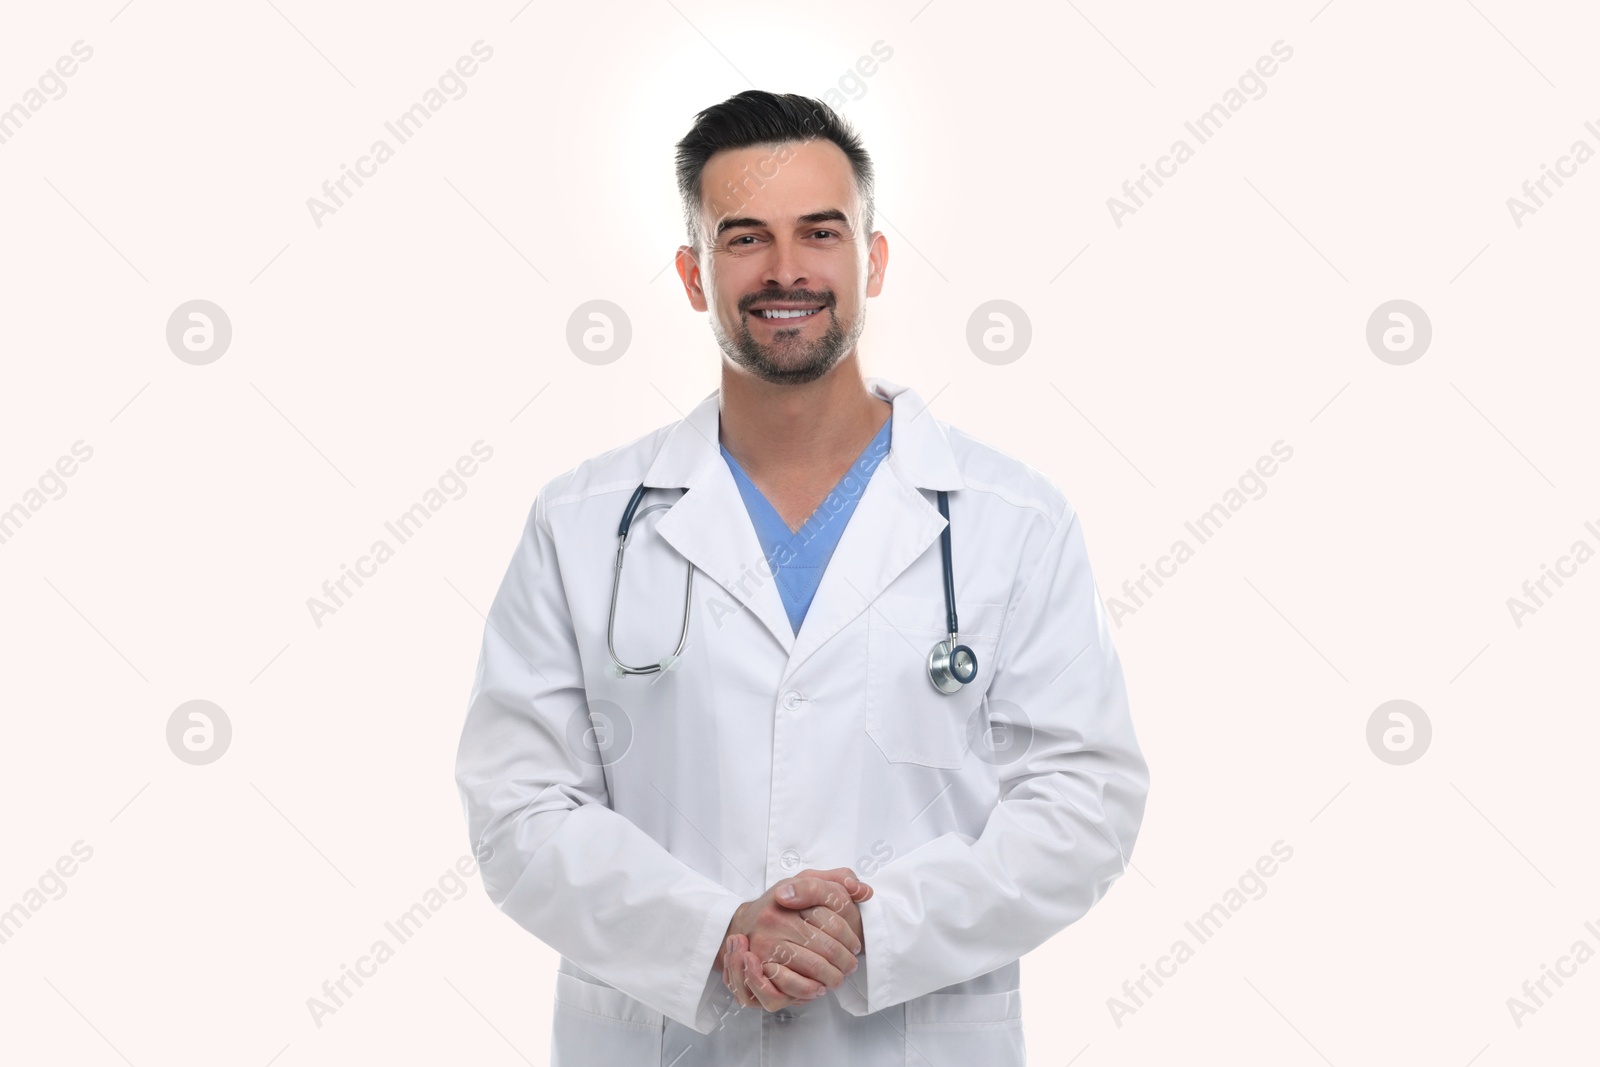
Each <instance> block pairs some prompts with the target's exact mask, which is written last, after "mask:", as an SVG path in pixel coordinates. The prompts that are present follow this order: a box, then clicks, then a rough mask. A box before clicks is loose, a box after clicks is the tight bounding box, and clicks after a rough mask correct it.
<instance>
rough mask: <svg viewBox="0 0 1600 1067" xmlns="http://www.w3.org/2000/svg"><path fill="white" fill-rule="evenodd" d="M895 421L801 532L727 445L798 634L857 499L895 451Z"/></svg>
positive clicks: (737, 480)
mask: <svg viewBox="0 0 1600 1067" xmlns="http://www.w3.org/2000/svg"><path fill="white" fill-rule="evenodd" d="M893 421H894V420H893V419H885V420H883V426H882V428H880V429H879V430H878V433H877V435H876V436H875V437H873V439H872V441H871V442H870V443H869V444H868V445H867V447H866V448H865V449H864V450H863V451H862V453H861V455H860V456H859V457H858V458H857V459H856V461H855V463H853V464H851V466H850V469H849V470H848V471H846V472H845V474H844V477H843V478H840V479H839V482H838V484H837V485H835V486H834V487H833V489H832V490H830V491H829V493H828V495H827V497H826V498H825V499H824V500H823V501H822V503H821V504H819V505H817V510H816V511H813V512H812V513H811V517H810V518H808V519H806V521H805V523H804V524H802V525H801V527H800V529H798V530H790V529H789V524H788V523H786V522H784V521H783V516H781V515H779V514H778V509H777V508H775V507H773V506H772V504H771V502H770V501H768V500H767V498H766V496H765V495H764V494H763V493H762V492H761V490H760V489H758V488H756V484H755V483H754V482H752V481H751V480H750V476H749V475H748V474H746V473H745V472H744V468H743V467H740V466H739V462H738V460H736V459H734V458H733V456H732V454H731V453H729V452H728V449H727V448H726V447H725V446H722V458H723V459H725V460H727V461H728V469H729V470H731V471H732V472H733V480H734V482H735V483H737V484H738V486H739V495H740V496H741V497H743V498H744V506H745V510H746V511H748V512H749V513H750V521H751V522H752V523H754V524H755V528H756V539H757V540H759V541H760V542H761V551H762V553H763V554H764V555H765V556H766V558H767V562H768V563H769V564H770V566H771V569H772V572H773V574H774V575H775V580H776V582H777V585H778V593H779V595H780V596H781V597H782V598H783V610H784V611H785V612H787V613H788V615H789V625H790V626H792V627H794V632H795V633H797V634H798V633H799V632H800V623H801V621H802V620H803V619H804V618H805V617H806V610H807V609H808V608H810V607H811V600H812V598H813V597H815V596H816V594H817V587H818V586H819V585H820V584H821V583H822V572H823V570H824V569H825V568H826V567H827V566H828V560H829V559H830V558H832V556H833V550H834V548H835V547H837V546H838V544H839V538H840V537H841V536H842V535H843V534H844V528H845V525H846V524H847V523H848V522H849V521H850V516H851V515H852V514H853V513H854V512H855V510H856V502H857V501H859V500H860V499H861V494H862V493H863V492H864V491H865V490H866V488H867V481H868V479H870V478H871V477H872V472H873V471H874V470H876V469H877V467H878V464H879V462H881V461H882V459H883V457H884V456H885V455H887V454H888V452H889V424H890V423H892V422H893Z"/></svg>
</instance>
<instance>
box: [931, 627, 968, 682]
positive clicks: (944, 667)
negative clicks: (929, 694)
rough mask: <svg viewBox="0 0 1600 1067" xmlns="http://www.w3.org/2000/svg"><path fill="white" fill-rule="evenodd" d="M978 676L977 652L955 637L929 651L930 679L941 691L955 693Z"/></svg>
mask: <svg viewBox="0 0 1600 1067" xmlns="http://www.w3.org/2000/svg"><path fill="white" fill-rule="evenodd" d="M977 676H978V657H977V654H976V653H974V652H973V651H972V649H970V648H968V647H967V646H966V645H958V644H956V642H955V638H954V637H950V638H946V639H945V640H943V641H940V642H939V643H938V644H936V645H934V646H933V650H932V651H930V652H929V653H928V680H929V681H931V682H932V683H933V687H934V688H935V689H937V690H939V692H941V693H954V692H957V691H958V690H960V688H961V687H962V686H964V685H966V684H967V683H968V682H970V681H972V680H973V679H974V678H976V677H977Z"/></svg>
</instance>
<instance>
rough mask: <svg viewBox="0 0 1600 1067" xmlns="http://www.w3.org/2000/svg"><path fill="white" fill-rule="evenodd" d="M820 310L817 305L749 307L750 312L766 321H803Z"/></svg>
mask: <svg viewBox="0 0 1600 1067" xmlns="http://www.w3.org/2000/svg"><path fill="white" fill-rule="evenodd" d="M820 311H822V308H821V307H820V306H817V307H800V308H751V309H750V313H751V314H752V315H754V316H755V317H756V318H759V319H763V320H765V321H767V322H782V323H797V322H804V321H805V320H806V319H809V318H811V317H813V316H815V315H816V314H817V313H818V312H820Z"/></svg>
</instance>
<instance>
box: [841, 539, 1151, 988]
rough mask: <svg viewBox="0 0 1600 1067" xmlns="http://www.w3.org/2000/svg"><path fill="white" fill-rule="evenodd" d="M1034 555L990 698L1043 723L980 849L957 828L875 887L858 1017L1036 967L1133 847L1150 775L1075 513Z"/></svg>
mask: <svg viewBox="0 0 1600 1067" xmlns="http://www.w3.org/2000/svg"><path fill="white" fill-rule="evenodd" d="M1033 560H1034V562H1027V560H1026V557H1025V562H1024V570H1023V572H1022V574H1023V579H1022V581H1021V582H1020V583H1019V585H1018V586H1017V593H1016V595H1015V598H1014V603H1013V605H1012V607H1011V609H1010V614H1009V617H1008V618H1007V619H1006V621H1005V622H1004V624H1003V627H1004V628H1003V630H1002V633H1001V642H1000V647H999V650H998V652H997V656H996V659H997V663H996V667H995V673H994V675H993V680H992V682H991V683H990V686H989V690H988V699H989V700H990V701H991V703H993V702H996V701H1007V702H1009V703H1010V704H1012V705H1015V706H1016V707H1017V708H1020V709H1021V711H1022V712H1023V713H1024V714H1025V715H1026V716H1027V722H1028V723H1029V724H1030V725H1031V737H1030V735H1029V734H1028V733H1027V732H1025V731H1023V732H1019V734H1018V735H1017V737H1016V741H1017V743H1018V744H1019V745H1024V746H1026V750H1025V752H1024V753H1023V754H1022V755H1021V756H1020V758H1017V759H1015V761H1014V762H1009V763H1005V764H1003V765H1001V766H1000V767H999V771H1000V802H999V803H998V804H997V805H996V806H995V809H994V811H993V812H992V813H991V814H990V816H989V820H988V822H987V824H986V825H985V826H984V828H983V832H982V834H981V835H980V836H979V837H978V839H977V840H976V841H972V840H969V839H967V838H966V837H965V835H960V834H955V833H950V834H945V835H943V836H941V837H938V838H935V839H934V840H932V841H929V842H927V843H926V844H924V845H922V846H921V847H919V848H917V849H914V850H912V851H911V852H909V853H907V854H906V855H904V856H902V857H899V858H897V859H895V860H894V861H892V862H890V863H889V864H887V865H885V866H884V867H883V868H881V869H880V870H879V871H878V872H877V874H876V875H875V877H874V878H873V880H872V884H873V888H874V890H875V892H874V895H873V897H872V899H871V900H869V901H866V902H864V903H862V904H861V905H860V909H861V922H862V929H863V931H864V934H865V936H864V937H863V938H862V941H863V942H864V943H865V945H866V952H865V955H864V956H863V959H862V967H861V968H860V970H859V971H858V972H857V973H856V974H855V975H852V976H851V977H850V978H849V979H847V980H846V981H845V983H844V985H843V986H841V987H840V988H839V990H838V996H839V1001H840V1003H841V1005H842V1006H843V1007H844V1008H845V1010H846V1011H848V1012H850V1013H851V1014H852V1015H863V1014H866V1013H867V1012H871V1011H881V1010H882V1009H884V1008H886V1007H889V1006H891V1005H894V1004H898V1003H901V1002H902V1001H906V1000H910V999H912V998H914V997H918V996H921V995H923V994H924V993H930V992H932V991H934V990H936V989H940V988H942V987H944V986H947V985H951V984H954V983H956V982H962V981H966V980H967V979H970V978H974V977H976V976H978V975H980V974H985V973H987V972H989V971H991V970H993V969H994V968H996V967H998V966H1001V965H1002V964H1005V963H1008V962H1010V961H1012V960H1015V959H1018V958H1020V957H1021V956H1022V955H1024V954H1025V953H1027V952H1029V951H1031V950H1032V949H1034V948H1037V947H1038V946H1039V945H1041V944H1043V943H1044V942H1045V941H1046V940H1048V939H1049V938H1050V937H1052V936H1053V935H1054V934H1056V933H1057V932H1059V931H1060V930H1061V929H1063V928H1064V927H1066V926H1067V925H1068V924H1069V923H1072V922H1074V921H1075V920H1077V919H1079V918H1081V917H1082V916H1083V915H1084V913H1085V912H1087V911H1088V910H1089V908H1090V907H1091V906H1092V905H1093V904H1094V903H1095V902H1096V901H1098V900H1099V899H1100V897H1101V896H1103V895H1104V894H1105V892H1106V890H1107V888H1109V887H1110V885H1111V883H1112V882H1113V881H1114V880H1115V879H1116V878H1117V877H1118V876H1119V875H1120V874H1121V873H1122V871H1123V869H1124V867H1125V866H1126V863H1127V857H1128V855H1129V854H1130V853H1131V852H1132V850H1133V843H1134V839H1135V837H1136V836H1137V834H1138V829H1139V823H1140V821H1141V820H1142V818H1143V815H1144V802H1145V795H1146V793H1147V792H1148V790H1149V773H1148V769H1147V767H1146V765H1145V761H1144V758H1143V756H1142V755H1141V754H1140V752H1139V748H1138V744H1137V742H1136V740H1135V738H1134V732H1133V723H1132V721H1131V719H1130V718H1129V715H1128V700H1127V693H1126V690H1125V689H1124V686H1123V679H1122V668H1121V664H1120V661H1119V659H1118V657H1117V653H1116V651H1115V649H1113V647H1112V645H1111V634H1110V632H1109V630H1108V629H1107V623H1106V616H1105V613H1104V611H1103V610H1102V607H1101V603H1100V598H1099V595H1098V593H1097V592H1096V589H1095V585H1094V577H1093V575H1092V574H1091V572H1090V570H1089V560H1088V556H1087V554H1086V552H1085V550H1084V543H1083V535H1082V531H1081V529H1080V527H1079V524H1078V521H1077V517H1076V515H1075V514H1074V513H1073V512H1071V511H1070V510H1069V511H1068V512H1067V513H1066V514H1065V515H1064V516H1063V517H1062V518H1061V520H1060V521H1059V524H1058V525H1057V526H1056V528H1055V529H1054V531H1053V532H1052V533H1051V534H1050V536H1049V539H1048V541H1047V543H1046V544H1045V546H1044V548H1043V550H1042V551H1041V552H1040V554H1039V555H1037V556H1035V557H1033ZM1004 709H1005V705H1004V704H1000V705H998V710H1000V711H1004ZM968 758H969V759H975V758H977V756H975V755H970V756H969V757H968Z"/></svg>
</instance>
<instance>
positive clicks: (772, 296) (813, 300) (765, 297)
mask: <svg viewBox="0 0 1600 1067" xmlns="http://www.w3.org/2000/svg"><path fill="white" fill-rule="evenodd" d="M835 302H836V301H835V300H834V296H833V294H832V293H831V292H829V293H818V292H813V291H812V290H810V289H796V290H794V291H793V292H789V293H783V292H778V291H775V290H768V291H766V292H762V293H753V294H751V295H750V296H747V297H745V298H744V299H742V300H740V301H739V310H740V311H749V310H750V306H751V305H752V304H768V303H771V304H821V305H822V307H823V309H824V310H827V309H830V308H832V307H833V305H834V304H835Z"/></svg>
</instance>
